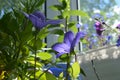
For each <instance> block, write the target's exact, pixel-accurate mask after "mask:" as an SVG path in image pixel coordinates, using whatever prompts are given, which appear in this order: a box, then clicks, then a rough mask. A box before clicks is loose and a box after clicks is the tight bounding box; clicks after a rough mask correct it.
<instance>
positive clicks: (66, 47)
mask: <svg viewBox="0 0 120 80" xmlns="http://www.w3.org/2000/svg"><path fill="white" fill-rule="evenodd" d="M85 35H86V33H85V32H78V33H77V34H76V36H75V37H74V34H73V32H72V31H68V32H67V33H66V34H65V36H64V41H63V43H56V44H54V45H53V46H52V49H53V50H55V51H56V52H58V54H57V56H56V57H57V58H58V57H60V56H61V55H63V54H67V53H70V52H71V51H73V50H74V47H75V45H76V44H77V43H78V42H79V40H80V38H83V37H84V36H85Z"/></svg>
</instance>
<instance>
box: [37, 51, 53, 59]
mask: <svg viewBox="0 0 120 80" xmlns="http://www.w3.org/2000/svg"><path fill="white" fill-rule="evenodd" d="M37 56H38V57H39V58H40V59H41V60H49V59H51V58H52V55H51V54H50V53H47V52H40V53H38V54H37Z"/></svg>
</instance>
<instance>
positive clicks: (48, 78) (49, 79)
mask: <svg viewBox="0 0 120 80" xmlns="http://www.w3.org/2000/svg"><path fill="white" fill-rule="evenodd" d="M46 80H57V79H56V77H55V76H54V75H53V74H51V73H49V72H46Z"/></svg>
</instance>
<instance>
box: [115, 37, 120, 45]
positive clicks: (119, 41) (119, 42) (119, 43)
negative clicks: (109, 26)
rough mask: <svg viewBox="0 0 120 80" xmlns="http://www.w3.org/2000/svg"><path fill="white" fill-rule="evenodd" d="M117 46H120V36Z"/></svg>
mask: <svg viewBox="0 0 120 80" xmlns="http://www.w3.org/2000/svg"><path fill="white" fill-rule="evenodd" d="M116 46H118V47H119V46H120V35H119V36H118V40H117V44H116Z"/></svg>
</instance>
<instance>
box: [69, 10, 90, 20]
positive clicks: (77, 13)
mask: <svg viewBox="0 0 120 80" xmlns="http://www.w3.org/2000/svg"><path fill="white" fill-rule="evenodd" d="M68 13H69V15H71V16H81V17H87V18H89V16H88V14H87V13H86V12H84V11H81V10H70V11H69V12H68Z"/></svg>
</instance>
